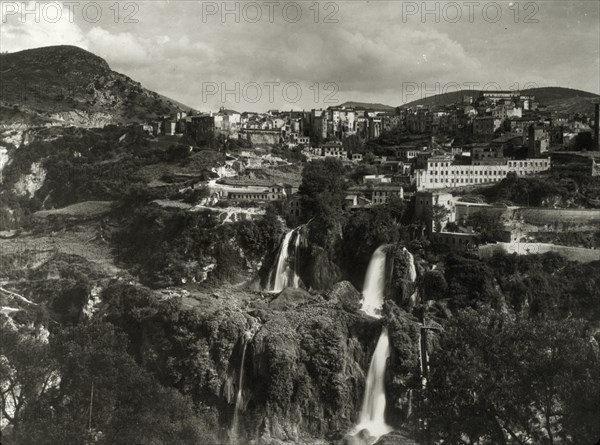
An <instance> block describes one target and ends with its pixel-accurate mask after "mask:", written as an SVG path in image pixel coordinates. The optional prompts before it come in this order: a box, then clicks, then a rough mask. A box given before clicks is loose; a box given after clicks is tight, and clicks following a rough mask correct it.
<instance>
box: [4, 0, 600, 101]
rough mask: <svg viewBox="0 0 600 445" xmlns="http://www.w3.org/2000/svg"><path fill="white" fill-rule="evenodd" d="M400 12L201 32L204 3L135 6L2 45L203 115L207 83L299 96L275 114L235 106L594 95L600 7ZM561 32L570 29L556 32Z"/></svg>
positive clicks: (233, 24) (19, 32) (370, 6)
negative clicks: (97, 72) (67, 55)
mask: <svg viewBox="0 0 600 445" xmlns="http://www.w3.org/2000/svg"><path fill="white" fill-rule="evenodd" d="M399 3H400V2H363V1H354V2H338V3H336V4H337V5H338V10H337V11H335V14H334V18H335V19H336V20H337V22H336V23H325V22H324V18H325V17H326V16H327V14H328V13H330V12H331V11H330V10H325V7H324V6H323V4H319V5H320V6H319V7H320V8H321V10H320V14H319V17H318V20H316V19H315V14H314V9H310V8H309V6H311V5H312V3H310V4H309V3H299V4H300V5H302V7H303V15H302V19H301V20H300V21H299V22H298V23H290V22H289V21H286V20H284V18H283V16H282V10H283V5H284V3H283V2H282V4H281V6H279V7H278V8H277V9H276V11H275V15H274V21H273V22H272V23H271V22H269V21H268V20H267V18H266V17H267V14H266V11H263V13H264V14H263V20H262V21H260V22H258V23H249V22H248V21H244V20H243V17H242V20H239V21H236V20H235V17H231V16H229V17H228V18H227V20H225V21H224V20H223V17H222V16H221V15H220V14H215V15H213V16H210V17H209V18H208V20H207V21H203V20H202V5H203V2H188V1H171V2H161V1H158V2H142V3H140V4H139V11H137V12H136V16H135V18H136V20H137V22H136V23H131V24H127V23H123V22H119V23H115V22H114V20H112V16H111V13H110V11H108V9H106V8H105V12H106V14H104V15H103V17H102V20H101V21H99V22H98V23H88V22H85V21H83V20H81V17H79V16H76V17H75V18H74V22H73V23H71V21H70V20H69V18H71V19H72V17H69V16H66V17H63V18H62V19H61V20H60V21H59V22H58V23H22V22H20V21H19V20H17V17H16V15H17V14H13V15H10V16H9V17H7V23H6V24H3V26H2V29H1V30H0V34H1V40H2V42H1V43H2V49H3V50H9V51H14V50H18V49H25V48H31V47H34V46H45V45H54V44H73V45H77V46H80V47H82V48H85V49H88V50H90V51H92V52H94V53H96V54H97V55H99V56H101V57H103V58H105V59H106V60H107V62H108V63H109V65H110V66H111V68H113V69H114V70H116V71H120V72H123V73H124V74H126V75H128V76H130V77H131V78H133V79H135V80H137V81H140V82H142V84H143V85H144V86H145V87H147V88H150V89H154V90H156V91H158V92H161V93H165V94H167V93H168V94H170V95H172V96H173V98H174V99H176V100H179V101H181V102H184V103H189V104H190V105H195V106H198V107H201V108H204V109H206V108H207V107H212V108H214V107H216V106H218V105H219V103H218V101H219V100H220V99H221V98H220V97H219V98H213V99H214V100H213V102H210V103H203V100H202V86H203V83H206V82H218V83H219V84H221V83H222V84H224V85H225V86H226V87H227V88H233V87H234V85H235V84H236V83H241V84H242V85H244V84H245V83H248V82H257V83H259V84H262V83H264V82H271V81H275V82H280V83H282V84H285V83H289V82H298V83H299V84H301V85H302V87H303V95H302V100H301V101H300V102H298V103H293V104H290V103H287V102H286V101H285V98H282V97H281V94H280V95H279V98H278V99H277V100H278V102H277V101H276V102H267V101H265V100H261V101H259V102H258V103H250V102H248V103H239V104H231V105H232V106H234V107H237V108H240V109H244V108H247V109H251V110H261V109H266V108H275V107H278V106H281V107H286V108H289V107H290V106H296V107H306V108H311V107H318V106H320V105H323V104H319V103H315V98H314V95H313V91H312V90H311V89H310V88H311V86H314V85H315V84H317V83H318V84H319V88H321V89H322V88H323V85H324V84H326V83H328V82H334V83H335V84H336V85H337V86H338V88H339V91H338V93H337V97H338V98H339V101H340V102H343V101H345V100H368V101H377V102H384V103H389V104H392V105H395V104H399V103H400V102H401V101H402V96H403V85H404V84H407V83H410V84H415V83H416V84H419V85H421V84H425V86H426V88H427V89H428V90H429V91H431V90H432V89H435V88H443V85H445V84H447V83H450V82H453V83H458V84H460V85H462V84H467V83H469V82H476V83H479V84H481V85H483V84H485V83H486V82H496V83H498V84H499V85H501V87H503V88H510V87H512V86H513V85H516V84H518V85H521V84H523V83H524V82H527V81H533V82H536V83H538V84H542V86H545V85H569V86H571V87H574V88H581V89H587V90H591V91H594V92H598V88H599V87H598V75H597V69H598V61H599V59H600V54H599V52H600V51H599V48H598V43H597V35H598V31H599V24H598V22H597V20H596V21H595V22H594V18H596V19H597V16H598V8H599V6H598V5H599V4H598V3H597V2H594V4H590V2H579V3H581V5H579V3H578V5H577V6H575V5H573V4H571V2H568V3H569V4H568V5H559V4H556V5H555V4H554V2H553V3H552V4H550V2H547V3H544V4H541V5H540V10H539V13H538V14H537V15H536V18H538V19H539V23H535V24H525V23H514V20H513V19H512V16H511V15H509V14H508V12H510V11H509V10H507V9H505V11H506V12H507V14H506V19H505V20H503V21H502V22H501V23H497V24H490V23H488V22H485V21H484V20H476V21H475V22H474V23H468V22H466V21H465V20H462V21H460V22H459V23H449V22H444V21H442V22H440V23H435V22H431V21H427V22H423V21H422V20H421V19H420V17H416V18H412V19H411V20H409V21H408V22H406V23H404V22H403V21H402V19H401V12H402V8H401V5H400V4H399ZM217 4H218V5H221V3H217ZM259 4H260V2H259ZM229 7H230V6H229ZM565 21H567V22H568V23H570V24H572V25H573V26H572V27H569V28H567V29H568V31H566V30H565V31H558V30H559V25H561V26H563V25H564V22H565ZM560 29H564V27H563V28H560ZM558 32H560V35H559V34H557V33H558ZM594 35H595V37H596V39H595V40H594V38H593V37H594ZM551 36H555V37H556V38H551ZM557 55H560V57H557ZM574 67H576V68H577V69H576V70H573V68H574ZM321 93H326V91H323V90H322V91H321ZM323 97H324V95H323V94H320V95H318V99H322V98H323Z"/></svg>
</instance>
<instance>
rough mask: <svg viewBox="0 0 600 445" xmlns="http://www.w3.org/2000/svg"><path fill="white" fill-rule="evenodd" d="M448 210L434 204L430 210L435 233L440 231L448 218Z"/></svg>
mask: <svg viewBox="0 0 600 445" xmlns="http://www.w3.org/2000/svg"><path fill="white" fill-rule="evenodd" d="M449 214H450V210H449V209H448V208H446V207H445V206H443V205H441V204H434V205H433V207H432V208H431V218H432V220H433V224H434V228H435V231H436V232H440V231H441V230H442V226H443V224H444V221H446V219H447V218H448V215H449Z"/></svg>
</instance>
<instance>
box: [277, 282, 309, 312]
mask: <svg viewBox="0 0 600 445" xmlns="http://www.w3.org/2000/svg"><path fill="white" fill-rule="evenodd" d="M314 299H315V298H314V297H313V296H312V295H311V294H309V293H308V292H306V291H305V290H304V289H294V288H291V287H286V288H285V289H284V290H283V291H282V292H281V293H280V294H279V295H278V296H277V297H276V298H275V299H274V300H272V301H271V302H270V303H269V307H270V308H271V309H272V310H274V311H286V310H288V309H293V308H295V307H297V306H300V305H302V304H306V303H308V302H309V301H311V300H314Z"/></svg>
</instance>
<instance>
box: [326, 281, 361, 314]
mask: <svg viewBox="0 0 600 445" xmlns="http://www.w3.org/2000/svg"><path fill="white" fill-rule="evenodd" d="M325 299H326V300H327V301H329V302H331V303H334V304H340V305H341V306H342V307H343V308H344V309H346V310H348V311H352V312H353V311H357V310H359V309H360V302H361V300H362V295H361V294H360V292H358V291H357V290H356V288H355V287H354V286H353V285H352V283H350V282H349V281H340V282H339V283H336V284H334V285H333V286H332V287H331V288H330V289H329V290H328V291H327V293H326V294H325Z"/></svg>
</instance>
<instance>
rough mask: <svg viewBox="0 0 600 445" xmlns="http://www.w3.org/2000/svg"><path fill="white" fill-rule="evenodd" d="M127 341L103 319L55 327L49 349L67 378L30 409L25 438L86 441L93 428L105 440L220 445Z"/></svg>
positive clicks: (44, 441)
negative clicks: (143, 364)
mask: <svg viewBox="0 0 600 445" xmlns="http://www.w3.org/2000/svg"><path fill="white" fill-rule="evenodd" d="M127 344H128V342H127V339H126V337H125V336H124V334H123V333H122V332H120V331H118V330H117V329H116V328H115V327H114V326H113V325H112V324H110V323H107V322H103V321H93V322H89V323H86V324H81V325H78V326H76V327H73V328H67V329H60V328H59V329H58V330H57V331H56V332H54V333H53V334H52V335H51V336H50V344H49V348H50V350H51V352H52V355H53V356H54V357H55V358H56V361H57V363H58V365H59V367H58V371H59V373H60V383H59V384H58V385H56V386H54V387H52V388H51V389H50V390H48V391H47V392H46V393H45V394H44V395H43V397H40V398H38V399H37V400H36V401H35V403H32V404H29V405H28V406H27V409H26V410H24V412H23V415H22V422H23V427H22V438H21V439H20V440H21V441H20V442H18V443H22V444H30V443H35V444H40V445H45V444H48V445H51V444H58V443H64V444H71V443H82V439H83V438H85V437H87V436H88V435H89V432H90V431H89V428H90V427H91V428H92V430H93V431H96V432H97V433H98V436H99V437H100V440H99V442H98V443H99V444H102V445H105V444H106V445H108V444H114V445H117V444H122V445H125V444H140V445H141V444H148V443H165V444H170V443H172V444H176V443H177V444H180V443H181V444H190V445H192V444H197V443H214V437H212V438H211V437H210V435H208V434H205V433H204V432H203V430H202V424H201V422H200V419H198V418H197V416H196V415H195V413H194V411H193V408H192V405H191V401H190V400H189V399H186V398H184V397H183V396H182V395H181V394H179V393H177V391H175V390H173V389H171V388H166V387H163V386H161V385H160V384H159V383H158V382H157V381H156V379H155V378H154V377H153V376H151V375H150V374H149V373H148V372H147V371H146V370H145V369H143V368H141V367H140V366H139V365H138V364H137V363H136V362H135V361H134V359H133V357H131V356H130V355H129V354H128V353H127V351H126V349H127Z"/></svg>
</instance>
